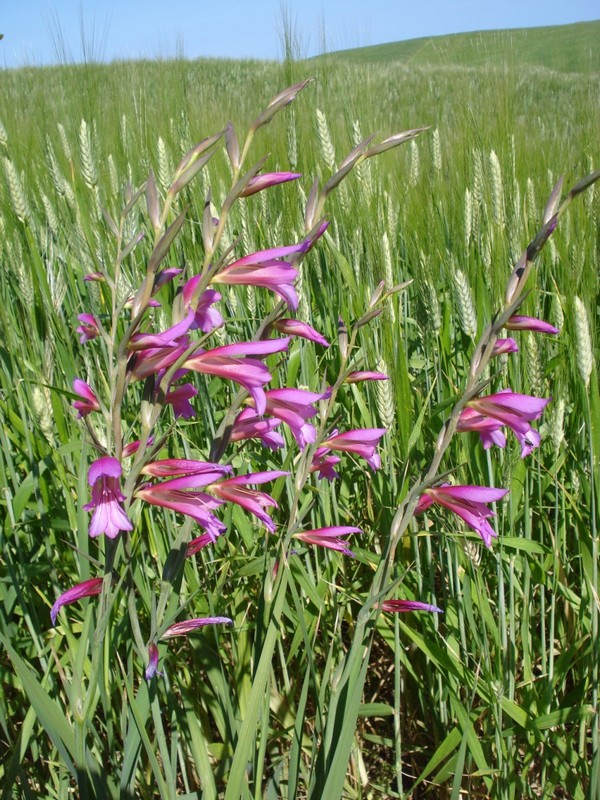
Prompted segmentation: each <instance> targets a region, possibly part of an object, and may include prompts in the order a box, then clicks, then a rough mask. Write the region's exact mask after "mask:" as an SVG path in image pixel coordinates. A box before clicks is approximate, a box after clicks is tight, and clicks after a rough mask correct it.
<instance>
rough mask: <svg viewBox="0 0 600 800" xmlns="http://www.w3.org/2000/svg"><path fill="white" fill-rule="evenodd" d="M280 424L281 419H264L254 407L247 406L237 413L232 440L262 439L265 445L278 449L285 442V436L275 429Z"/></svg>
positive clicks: (271, 448) (232, 430)
mask: <svg viewBox="0 0 600 800" xmlns="http://www.w3.org/2000/svg"><path fill="white" fill-rule="evenodd" d="M279 425H281V420H280V419H263V418H262V417H260V416H259V415H258V414H257V413H256V411H255V410H254V409H253V408H245V409H244V410H243V411H241V412H240V413H239V414H238V415H237V417H236V419H235V422H234V423H233V427H232V429H231V436H230V441H232V442H241V441H243V440H244V439H260V441H261V442H262V444H263V445H264V446H265V447H268V448H269V449H270V450H278V449H279V448H280V447H283V445H284V444H285V442H284V440H283V436H281V434H279V433H277V431H276V430H275V428H277V427H278V426H279Z"/></svg>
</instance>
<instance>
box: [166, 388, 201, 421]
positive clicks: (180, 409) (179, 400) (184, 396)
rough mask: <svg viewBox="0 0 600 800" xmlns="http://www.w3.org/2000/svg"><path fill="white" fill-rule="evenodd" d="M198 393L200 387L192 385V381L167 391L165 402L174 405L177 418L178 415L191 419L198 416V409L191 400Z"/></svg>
mask: <svg viewBox="0 0 600 800" xmlns="http://www.w3.org/2000/svg"><path fill="white" fill-rule="evenodd" d="M197 394H198V389H196V388H195V387H194V386H192V385H191V383H184V384H183V385H182V386H176V387H175V388H174V389H171V390H170V391H169V392H167V394H166V395H165V402H166V403H170V404H171V405H172V406H173V413H174V414H175V418H176V419H177V417H183V418H184V419H191V418H192V417H195V416H196V411H195V409H194V406H193V405H192V404H191V403H190V400H191V398H192V397H195V396H196V395H197Z"/></svg>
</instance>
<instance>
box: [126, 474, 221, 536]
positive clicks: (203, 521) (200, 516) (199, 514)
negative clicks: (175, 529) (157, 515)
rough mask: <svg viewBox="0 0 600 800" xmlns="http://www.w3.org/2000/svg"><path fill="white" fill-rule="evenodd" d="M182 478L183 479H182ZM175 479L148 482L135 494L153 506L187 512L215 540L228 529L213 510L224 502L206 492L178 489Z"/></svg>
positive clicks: (180, 512) (182, 512) (179, 512)
mask: <svg viewBox="0 0 600 800" xmlns="http://www.w3.org/2000/svg"><path fill="white" fill-rule="evenodd" d="M180 480H182V479H180ZM172 483H173V481H165V482H164V483H157V484H151V483H146V484H144V485H143V486H141V487H140V488H139V489H137V490H136V493H135V496H136V497H139V498H140V499H142V500H145V501H146V503H150V505H153V506H161V508H170V509H171V510H172V511H176V512H177V513H178V514H185V515H186V516H188V517H191V518H192V519H194V520H196V522H197V523H198V524H199V525H202V527H203V528H205V529H206V531H207V533H208V534H210V536H211V537H212V539H213V541H214V540H215V539H216V538H217V537H218V536H220V535H221V534H222V533H224V532H225V531H226V530H227V527H226V526H225V525H223V523H222V522H221V521H220V520H219V519H217V517H215V515H214V514H212V513H211V511H212V510H213V509H215V508H218V507H219V506H220V505H223V503H222V502H221V501H220V500H216V499H215V498H214V497H211V496H210V495H208V494H206V492H197V491H191V490H188V489H177V488H175V487H173V486H172Z"/></svg>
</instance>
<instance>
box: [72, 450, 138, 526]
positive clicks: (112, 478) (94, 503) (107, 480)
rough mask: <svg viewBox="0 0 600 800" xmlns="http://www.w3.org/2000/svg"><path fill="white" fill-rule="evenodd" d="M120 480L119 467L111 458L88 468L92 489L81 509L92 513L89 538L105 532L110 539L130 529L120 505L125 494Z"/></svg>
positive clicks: (103, 459)
mask: <svg viewBox="0 0 600 800" xmlns="http://www.w3.org/2000/svg"><path fill="white" fill-rule="evenodd" d="M120 477H121V464H120V463H119V462H118V461H117V459H116V458H112V457H111V456H103V457H102V458H99V459H97V461H94V463H93V464H92V466H91V467H90V470H89V473H88V482H89V484H90V486H91V487H92V499H91V501H90V502H89V503H86V504H85V505H84V506H83V508H84V510H85V511H93V512H94V514H93V516H92V520H91V522H90V528H89V533H90V536H99V535H100V534H101V533H105V534H106V535H107V536H108V537H109V538H110V539H114V538H115V537H116V536H118V534H119V532H120V531H131V530H133V525H132V524H131V521H130V519H129V517H128V516H127V514H126V513H125V511H124V510H123V507H122V506H121V503H122V502H123V500H125V495H124V494H123V492H122V491H121V487H120V485H119V478H120Z"/></svg>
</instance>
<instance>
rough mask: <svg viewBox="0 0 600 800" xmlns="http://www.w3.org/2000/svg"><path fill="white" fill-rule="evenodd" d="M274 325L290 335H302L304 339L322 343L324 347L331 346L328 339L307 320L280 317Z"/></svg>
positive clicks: (281, 331)
mask: <svg viewBox="0 0 600 800" xmlns="http://www.w3.org/2000/svg"><path fill="white" fill-rule="evenodd" d="M273 327H274V328H275V329H276V330H278V331H279V332H280V333H285V334H287V335H288V336H301V337H302V338H303V339H308V340H309V341H311V342H316V343H317V344H322V345H323V347H329V342H328V341H327V339H326V338H325V337H324V336H322V335H321V334H320V333H319V331H316V330H315V329H314V328H311V326H310V325H308V324H307V323H306V322H300V320H297V319H280V320H277V322H275V324H274V325H273Z"/></svg>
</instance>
